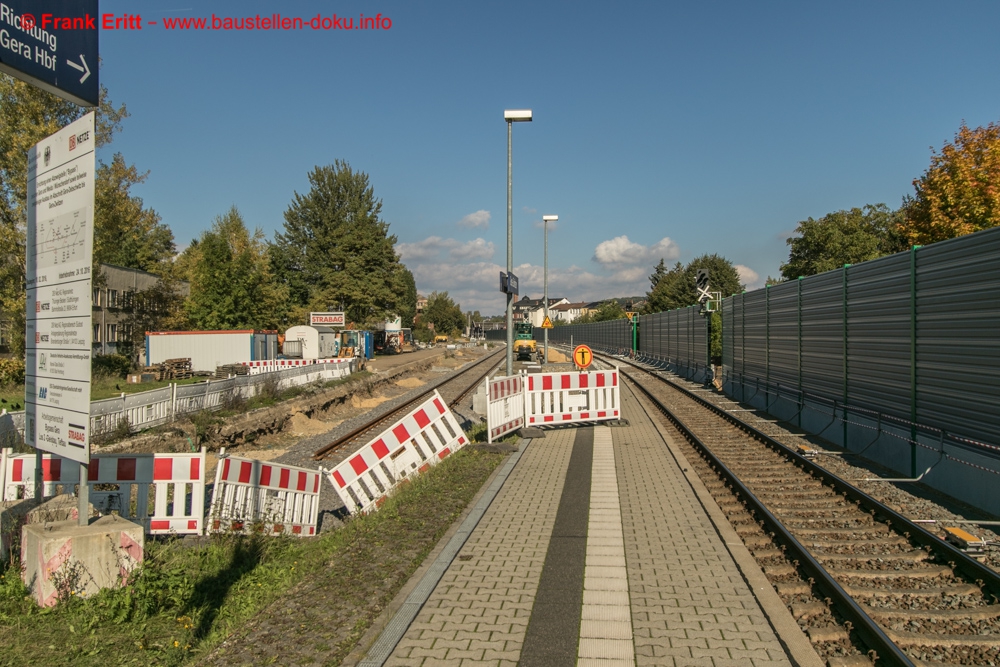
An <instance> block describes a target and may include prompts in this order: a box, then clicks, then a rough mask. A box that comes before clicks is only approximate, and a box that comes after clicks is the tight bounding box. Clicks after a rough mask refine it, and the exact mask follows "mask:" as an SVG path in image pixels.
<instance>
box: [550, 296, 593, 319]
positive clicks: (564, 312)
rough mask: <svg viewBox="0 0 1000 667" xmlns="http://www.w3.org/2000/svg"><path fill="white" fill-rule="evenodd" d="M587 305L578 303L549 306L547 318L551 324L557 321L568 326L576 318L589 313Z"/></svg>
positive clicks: (584, 302)
mask: <svg viewBox="0 0 1000 667" xmlns="http://www.w3.org/2000/svg"><path fill="white" fill-rule="evenodd" d="M588 305H589V304H587V302H586V301H580V302H578V303H560V304H558V305H555V306H549V318H550V319H551V320H552V321H553V322H555V321H556V320H558V321H560V322H566V323H567V324H569V323H570V322H572V321H573V320H575V319H576V318H578V317H582V316H584V315H586V314H587V313H589V312H590V311H589V309H588Z"/></svg>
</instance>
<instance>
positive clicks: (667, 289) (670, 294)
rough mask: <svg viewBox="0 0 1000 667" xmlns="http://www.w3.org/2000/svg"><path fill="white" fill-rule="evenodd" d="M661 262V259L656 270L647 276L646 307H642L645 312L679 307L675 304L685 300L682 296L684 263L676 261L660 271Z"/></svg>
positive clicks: (656, 311) (657, 311)
mask: <svg viewBox="0 0 1000 667" xmlns="http://www.w3.org/2000/svg"><path fill="white" fill-rule="evenodd" d="M662 264H663V260H660V264H658V265H657V266H656V271H655V272H654V273H653V275H651V276H650V277H649V279H650V280H649V281H650V284H651V287H650V290H649V292H647V293H646V307H645V309H644V312H645V313H646V314H649V313H659V312H662V311H664V310H670V309H672V308H679V307H680V306H678V305H675V304H679V303H682V302H684V301H685V299H684V296H683V295H684V292H685V288H684V287H685V286H684V265H683V264H681V263H680V262H677V263H676V264H674V266H673V267H671V268H670V270H663V271H662V272H661V270H660V268H661V265H662ZM654 278H656V282H655V283H654V282H653V279H654ZM685 305H688V304H685Z"/></svg>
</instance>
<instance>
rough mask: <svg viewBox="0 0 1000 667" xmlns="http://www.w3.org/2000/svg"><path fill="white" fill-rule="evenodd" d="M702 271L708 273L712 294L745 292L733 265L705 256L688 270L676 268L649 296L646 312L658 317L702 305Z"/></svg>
mask: <svg viewBox="0 0 1000 667" xmlns="http://www.w3.org/2000/svg"><path fill="white" fill-rule="evenodd" d="M699 269H708V283H709V289H710V291H712V292H719V293H720V294H721V295H722V296H723V297H727V296H729V295H730V294H735V293H737V292H740V291H742V290H743V289H744V285H743V284H742V283H741V282H740V276H739V273H737V272H736V267H734V266H733V263H732V262H730V261H729V260H728V259H726V258H725V257H722V256H720V255H716V254H711V255H708V254H705V255H701V256H700V257H695V258H694V259H692V260H691V261H690V262H689V263H688V265H687V266H681V264H680V262H678V263H677V264H675V265H674V267H673V268H672V269H670V271H669V272H667V275H665V276H664V277H663V278H662V279H661V280H660V281H659V282H658V283H657V284H656V287H654V288H653V290H652V291H651V292H650V293H649V295H648V296H647V299H646V312H647V313H658V312H662V311H664V310H673V309H674V308H684V307H686V306H693V305H694V304H696V303H698V288H697V285H696V282H697V277H698V270H699Z"/></svg>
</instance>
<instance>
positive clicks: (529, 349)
mask: <svg viewBox="0 0 1000 667" xmlns="http://www.w3.org/2000/svg"><path fill="white" fill-rule="evenodd" d="M536 350H537V346H536V343H535V339H534V337H533V334H532V327H531V322H518V323H517V324H515V325H514V353H515V354H516V355H517V358H518V359H524V360H530V359H531V357H533V356H534V355H535V352H536Z"/></svg>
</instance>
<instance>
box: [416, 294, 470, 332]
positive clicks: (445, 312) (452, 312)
mask: <svg viewBox="0 0 1000 667" xmlns="http://www.w3.org/2000/svg"><path fill="white" fill-rule="evenodd" d="M420 321H421V322H425V323H429V324H433V325H434V333H436V334H439V335H441V334H453V333H458V332H460V331H461V330H462V329H464V328H465V314H464V313H462V307H461V306H459V305H458V304H457V303H455V302H454V301H452V299H451V297H449V296H448V293H447V292H431V295H430V296H428V297H427V309H426V310H425V311H424V314H423V315H422V316H421V317H420Z"/></svg>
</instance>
